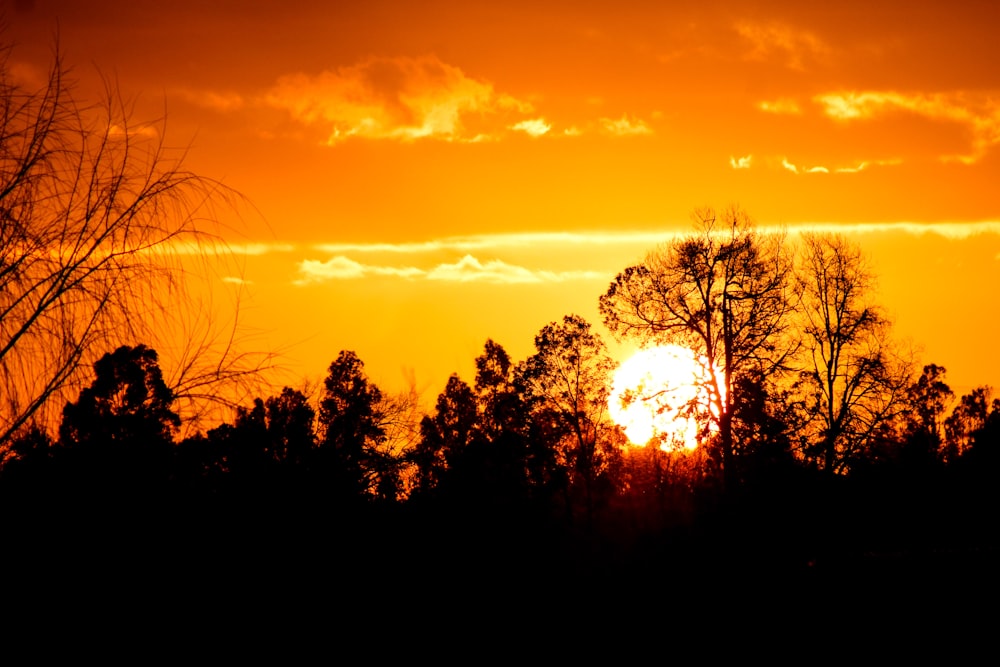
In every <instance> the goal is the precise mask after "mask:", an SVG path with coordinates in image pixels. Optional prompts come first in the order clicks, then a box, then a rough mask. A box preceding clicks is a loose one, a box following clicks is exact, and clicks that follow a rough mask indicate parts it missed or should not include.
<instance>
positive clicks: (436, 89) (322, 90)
mask: <svg viewBox="0 0 1000 667" xmlns="http://www.w3.org/2000/svg"><path fill="white" fill-rule="evenodd" d="M264 101H265V103H266V104H269V105H270V106H273V107H276V108H279V109H285V110H287V111H288V112H289V113H290V114H291V115H292V117H293V118H295V119H296V120H298V121H300V122H302V123H305V124H308V125H321V126H325V127H328V128H329V132H330V134H329V138H328V143H329V144H331V145H332V144H336V143H338V142H340V141H343V140H345V139H347V138H349V137H365V138H369V139H402V140H413V139H419V138H422V137H438V138H444V139H448V140H463V141H466V140H475V139H476V138H477V137H480V136H481V135H482V133H480V132H471V131H469V130H468V129H467V128H466V127H465V123H464V120H465V119H466V117H468V116H470V115H472V114H476V115H483V114H496V113H500V112H517V113H529V112H530V111H531V110H532V106H531V105H530V104H529V103H527V102H523V101H520V100H517V99H515V98H514V97H512V96H510V95H506V94H502V93H498V92H497V91H495V90H494V89H493V85H492V84H490V83H489V82H487V81H482V80H478V79H474V78H472V77H469V76H467V75H466V74H465V73H464V72H463V71H462V70H461V69H459V68H457V67H454V66H452V65H448V64H447V63H444V62H442V61H441V60H439V59H438V58H436V57H433V56H425V57H422V58H403V57H400V58H372V59H369V60H366V61H364V62H362V63H359V64H357V65H353V66H350V67H341V68H337V69H336V70H332V71H324V72H321V73H319V74H317V75H312V76H311V75H308V74H303V73H298V74H291V75H288V76H284V77H282V78H281V79H279V80H278V82H277V83H276V84H275V86H273V87H272V88H271V89H270V90H269V91H268V92H267V94H266V95H265V96H264ZM501 127H503V126H501ZM480 140H481V139H480Z"/></svg>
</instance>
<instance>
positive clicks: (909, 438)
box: [901, 364, 955, 466]
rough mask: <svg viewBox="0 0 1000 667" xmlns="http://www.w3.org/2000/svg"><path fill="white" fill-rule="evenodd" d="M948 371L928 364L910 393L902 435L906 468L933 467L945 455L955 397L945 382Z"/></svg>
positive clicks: (911, 386)
mask: <svg viewBox="0 0 1000 667" xmlns="http://www.w3.org/2000/svg"><path fill="white" fill-rule="evenodd" d="M946 372H947V371H946V369H945V368H944V367H943V366H938V365H937V364H928V365H926V366H924V369H923V371H922V372H921V374H920V377H919V378H917V381H916V382H914V383H913V384H912V385H910V388H909V390H908V391H907V394H906V407H905V409H904V412H903V421H904V425H903V433H902V434H901V435H902V438H903V440H904V442H903V443H902V452H901V455H902V458H903V463H905V464H907V465H911V466H914V465H915V466H928V465H932V464H934V463H936V462H937V461H938V460H939V459H941V457H942V455H943V452H942V451H941V450H942V445H943V444H944V438H943V434H944V420H945V411H946V410H947V409H948V407H949V406H950V405H951V403H952V401H953V400H954V397H955V394H954V392H952V390H951V387H949V386H948V384H947V383H946V382H945V373H946Z"/></svg>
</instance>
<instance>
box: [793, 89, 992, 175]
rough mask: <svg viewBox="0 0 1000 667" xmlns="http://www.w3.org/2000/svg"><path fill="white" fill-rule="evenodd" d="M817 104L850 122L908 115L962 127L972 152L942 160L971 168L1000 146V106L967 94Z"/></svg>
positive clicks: (822, 98)
mask: <svg viewBox="0 0 1000 667" xmlns="http://www.w3.org/2000/svg"><path fill="white" fill-rule="evenodd" d="M813 99H814V101H815V102H817V103H818V104H820V105H821V106H822V107H823V111H824V113H825V114H826V115H827V116H829V117H830V118H834V119H836V120H841V121H851V120H858V119H864V118H873V117H876V116H879V115H882V114H885V113H889V112H891V111H900V110H902V111H908V112H910V113H914V114H916V115H918V116H923V117H925V118H928V119H931V120H940V121H947V122H953V123H959V124H961V125H965V126H966V127H968V129H969V131H970V133H971V134H972V146H971V152H969V153H964V154H959V155H946V156H942V158H943V159H945V160H955V161H959V162H963V163H966V164H971V163H974V162H976V161H977V160H979V159H980V158H981V157H983V155H985V153H986V152H987V151H988V150H989V149H990V148H992V147H993V146H996V145H997V144H1000V102H998V101H996V99H995V98H992V97H981V96H972V95H969V94H966V93H940V94H925V93H915V94H906V93H899V92H895V91H862V92H854V91H849V92H833V93H824V94H822V95H817V96H815V97H814V98H813Z"/></svg>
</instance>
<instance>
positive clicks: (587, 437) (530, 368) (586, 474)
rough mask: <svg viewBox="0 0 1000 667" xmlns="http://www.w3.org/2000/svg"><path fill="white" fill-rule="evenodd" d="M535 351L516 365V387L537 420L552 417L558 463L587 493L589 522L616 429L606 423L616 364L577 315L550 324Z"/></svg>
mask: <svg viewBox="0 0 1000 667" xmlns="http://www.w3.org/2000/svg"><path fill="white" fill-rule="evenodd" d="M535 349H536V352H535V354H533V355H532V356H530V357H528V359H526V360H525V361H524V362H523V363H522V364H520V365H519V366H518V369H517V377H518V383H519V384H520V385H521V387H522V391H524V392H525V394H526V397H527V399H528V403H529V405H530V406H532V408H533V412H534V413H535V415H536V417H538V416H541V417H543V418H544V416H550V417H551V421H552V422H553V423H554V425H555V429H552V431H553V432H554V435H555V436H556V437H557V440H556V442H555V443H553V444H554V445H555V446H556V447H557V448H558V450H559V452H558V453H559V455H560V459H561V461H560V463H561V464H562V465H564V466H565V467H566V468H567V469H568V470H570V471H571V472H572V475H573V477H574V481H576V482H577V483H578V484H579V485H580V486H581V487H582V489H583V491H584V506H585V511H586V514H587V517H588V519H589V518H590V516H591V515H592V513H593V509H594V493H595V483H596V481H597V478H598V476H599V475H600V474H601V473H602V471H603V470H602V468H603V464H604V452H603V451H602V449H603V448H608V447H610V446H611V443H612V440H613V437H612V434H613V432H614V431H615V430H616V427H615V426H614V425H613V424H612V423H611V422H610V420H609V418H608V394H609V385H610V382H611V374H612V373H613V372H614V369H615V363H614V361H613V360H612V359H611V357H610V356H609V355H608V353H607V349H606V347H605V345H604V341H602V340H601V338H600V336H598V335H597V334H595V333H593V332H592V331H591V328H590V323H589V322H587V321H586V320H585V319H583V318H582V317H580V316H579V315H567V316H565V317H564V318H563V320H562V322H552V323H550V324H547V325H546V326H545V327H543V328H542V330H541V331H539V332H538V335H536V336H535Z"/></svg>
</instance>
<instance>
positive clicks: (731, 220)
mask: <svg viewBox="0 0 1000 667" xmlns="http://www.w3.org/2000/svg"><path fill="white" fill-rule="evenodd" d="M695 224H696V226H697V231H696V232H695V233H693V234H691V235H688V236H685V237H683V238H680V239H678V240H676V241H674V242H672V243H670V244H668V245H666V246H663V247H661V248H658V249H657V250H655V251H653V252H651V253H649V254H648V255H647V256H646V259H645V261H643V263H641V264H639V265H636V266H632V267H629V268H627V269H625V271H623V272H622V273H619V274H618V276H617V277H616V278H615V280H614V281H613V282H612V283H611V285H610V287H609V288H608V291H607V292H606V293H605V294H604V295H603V296H602V297H601V299H600V310H601V314H602V315H603V316H604V322H605V324H606V325H607V327H608V328H609V329H610V330H611V331H612V332H613V333H614V334H615V335H617V336H619V337H635V338H638V339H639V340H640V341H643V342H647V343H654V344H662V343H673V344H678V345H682V346H686V347H688V348H690V349H691V350H694V351H695V352H696V354H698V355H699V357H700V358H701V359H703V361H704V363H705V364H706V367H707V368H708V369H718V370H719V373H709V376H710V377H711V380H710V383H709V384H710V386H709V387H708V390H709V396H710V401H711V403H712V410H711V411H710V414H711V417H712V419H713V420H714V421H715V423H716V426H717V428H718V433H719V436H718V439H717V444H715V445H714V446H716V447H718V449H719V452H720V456H719V457H718V458H719V460H720V461H721V464H722V467H723V471H724V473H725V475H729V474H730V473H732V472H734V463H733V457H734V455H735V448H734V442H733V423H732V422H733V406H734V401H735V400H736V399H735V394H734V390H735V389H736V387H735V383H736V380H737V378H738V377H739V376H740V374H742V373H745V372H753V373H757V374H762V375H764V376H765V377H766V376H768V375H770V374H771V373H772V372H774V371H775V370H781V369H782V368H784V365H785V362H786V360H787V355H788V353H789V352H790V351H791V345H790V344H789V341H788V340H787V337H786V328H787V327H788V326H789V324H790V317H789V316H790V314H791V312H792V308H793V306H794V303H793V299H792V296H791V293H790V291H791V290H790V288H791V270H792V267H791V262H790V261H789V258H788V257H787V253H786V251H785V250H784V247H783V242H782V241H783V240H782V239H781V238H780V237H777V236H773V235H760V234H758V233H757V232H756V230H755V228H754V223H753V221H752V220H751V219H750V217H749V215H747V214H746V213H745V212H744V211H742V210H740V209H739V208H735V207H734V208H730V209H727V210H725V211H723V212H721V213H720V214H716V212H715V211H713V210H711V209H706V210H701V211H698V212H696V214H695Z"/></svg>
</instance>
